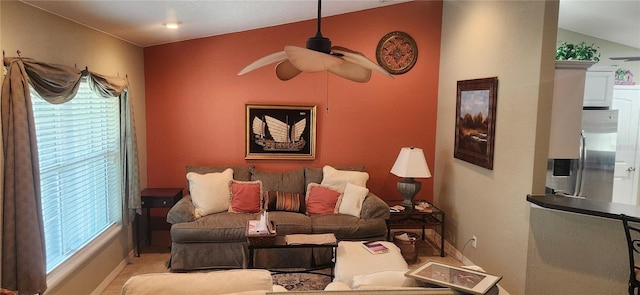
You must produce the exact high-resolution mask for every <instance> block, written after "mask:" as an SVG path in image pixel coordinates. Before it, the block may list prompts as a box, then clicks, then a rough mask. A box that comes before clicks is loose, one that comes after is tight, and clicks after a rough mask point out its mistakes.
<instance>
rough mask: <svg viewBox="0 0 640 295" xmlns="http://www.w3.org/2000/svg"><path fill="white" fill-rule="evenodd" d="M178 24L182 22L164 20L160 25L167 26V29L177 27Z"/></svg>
mask: <svg viewBox="0 0 640 295" xmlns="http://www.w3.org/2000/svg"><path fill="white" fill-rule="evenodd" d="M180 24H182V22H166V23H163V24H162V25H163V26H165V27H167V28H169V29H177V28H178V27H179V26H180Z"/></svg>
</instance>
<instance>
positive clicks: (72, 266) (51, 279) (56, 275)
mask: <svg viewBox="0 0 640 295" xmlns="http://www.w3.org/2000/svg"><path fill="white" fill-rule="evenodd" d="M122 230H123V227H122V225H120V224H115V225H112V226H111V227H109V228H108V229H106V230H105V231H104V232H103V233H102V234H100V235H99V236H98V237H97V238H95V239H94V240H93V241H91V242H89V243H88V244H87V245H85V246H84V247H82V249H80V250H79V251H78V252H77V253H76V254H74V255H73V256H71V257H70V258H69V259H67V260H66V261H65V262H63V263H62V264H60V265H59V266H58V267H56V268H55V269H53V270H52V271H51V272H49V273H48V274H47V290H55V289H56V287H58V285H60V283H62V282H63V281H64V280H66V279H67V278H68V277H69V276H70V275H72V274H73V273H74V272H75V271H77V270H78V268H79V267H80V266H81V265H83V264H84V263H86V262H87V261H88V260H90V259H91V258H94V257H95V256H96V254H98V253H99V252H100V251H102V248H103V247H104V246H105V245H107V244H108V243H109V242H111V241H112V240H113V239H114V238H115V237H116V236H117V235H119V234H120V232H122ZM45 293H46V292H45Z"/></svg>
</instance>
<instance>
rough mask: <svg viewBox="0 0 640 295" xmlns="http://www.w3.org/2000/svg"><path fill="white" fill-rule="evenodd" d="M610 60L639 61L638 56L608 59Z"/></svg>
mask: <svg viewBox="0 0 640 295" xmlns="http://www.w3.org/2000/svg"><path fill="white" fill-rule="evenodd" d="M609 59H612V60H624V61H639V60H640V56H630V57H610V58H609Z"/></svg>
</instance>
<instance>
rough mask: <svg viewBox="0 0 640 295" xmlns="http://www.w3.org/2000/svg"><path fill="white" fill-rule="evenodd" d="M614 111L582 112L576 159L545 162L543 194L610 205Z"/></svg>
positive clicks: (615, 119) (614, 148) (615, 126)
mask: <svg viewBox="0 0 640 295" xmlns="http://www.w3.org/2000/svg"><path fill="white" fill-rule="evenodd" d="M617 129H618V110H608V109H607V110H593V109H586V110H583V112H582V137H581V140H580V158H579V159H549V161H548V163H547V192H550V193H556V194H562V195H569V196H576V197H584V198H587V199H591V200H602V201H607V202H611V199H612V193H613V172H614V168H615V162H616V140H617Z"/></svg>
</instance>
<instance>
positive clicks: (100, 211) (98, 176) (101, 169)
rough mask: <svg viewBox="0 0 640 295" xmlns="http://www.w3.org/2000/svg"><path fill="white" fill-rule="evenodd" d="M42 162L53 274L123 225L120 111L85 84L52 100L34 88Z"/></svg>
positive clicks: (115, 103) (116, 104)
mask: <svg viewBox="0 0 640 295" xmlns="http://www.w3.org/2000/svg"><path fill="white" fill-rule="evenodd" d="M31 96H32V104H33V112H34V119H35V126H36V136H37V141H38V156H39V160H40V186H41V189H42V214H43V221H44V231H45V242H46V253H47V273H49V272H50V271H51V270H53V269H54V268H56V267H57V266H58V265H60V264H61V263H63V262H64V261H65V260H67V259H68V258H70V257H71V256H72V255H73V254H74V253H76V252H78V251H79V250H80V249H82V247H83V246H84V245H86V244H87V243H89V242H91V241H92V240H94V239H95V238H96V237H98V236H99V235H100V234H101V233H102V232H104V231H105V230H106V229H108V228H109V227H110V226H112V225H114V224H116V223H120V220H121V215H122V212H121V211H122V209H121V208H122V206H121V199H122V197H121V196H122V192H121V173H120V169H121V168H120V167H121V165H120V144H119V142H120V141H119V136H120V127H119V126H120V119H119V116H120V111H119V101H118V99H116V98H101V97H99V96H97V95H95V94H94V93H93V92H91V90H90V89H89V87H88V85H87V83H86V82H84V81H83V82H82V83H81V86H80V89H79V90H78V94H77V95H76V97H75V98H74V99H72V100H71V101H69V102H66V103H63V104H55V105H54V104H50V103H48V102H46V101H44V100H43V99H42V98H40V97H39V96H38V94H37V93H36V92H35V91H33V89H31Z"/></svg>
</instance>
